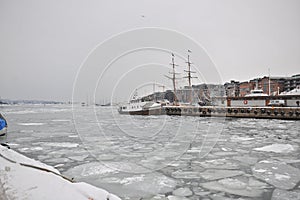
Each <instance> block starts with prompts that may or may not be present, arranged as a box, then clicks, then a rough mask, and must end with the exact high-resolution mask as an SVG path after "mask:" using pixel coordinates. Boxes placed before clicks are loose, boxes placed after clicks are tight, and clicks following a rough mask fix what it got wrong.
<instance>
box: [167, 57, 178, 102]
mask: <svg viewBox="0 0 300 200" xmlns="http://www.w3.org/2000/svg"><path fill="white" fill-rule="evenodd" d="M170 65H172V68H173V69H172V72H170V74H172V77H169V76H166V77H167V78H169V79H172V83H173V91H174V103H175V105H177V103H178V99H177V96H176V83H175V80H176V79H177V78H176V74H177V73H176V72H175V66H178V65H176V64H175V61H174V54H173V53H172V63H170Z"/></svg>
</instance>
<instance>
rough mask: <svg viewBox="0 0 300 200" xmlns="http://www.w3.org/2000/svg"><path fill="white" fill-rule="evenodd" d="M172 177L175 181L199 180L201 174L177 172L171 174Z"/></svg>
mask: <svg viewBox="0 0 300 200" xmlns="http://www.w3.org/2000/svg"><path fill="white" fill-rule="evenodd" d="M172 177H174V178H177V179H199V178H201V174H200V172H197V171H182V170H178V171H175V172H173V173H172Z"/></svg>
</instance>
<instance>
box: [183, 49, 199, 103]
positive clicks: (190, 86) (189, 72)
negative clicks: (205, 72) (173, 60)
mask: <svg viewBox="0 0 300 200" xmlns="http://www.w3.org/2000/svg"><path fill="white" fill-rule="evenodd" d="M189 53H192V51H191V50H188V61H187V62H186V63H187V64H188V65H187V66H188V70H184V71H185V72H187V76H185V77H183V78H187V79H188V83H189V89H190V92H189V102H190V104H192V83H191V79H192V78H197V77H195V76H192V75H191V74H192V73H196V72H194V71H191V64H193V63H191V62H190V54H189Z"/></svg>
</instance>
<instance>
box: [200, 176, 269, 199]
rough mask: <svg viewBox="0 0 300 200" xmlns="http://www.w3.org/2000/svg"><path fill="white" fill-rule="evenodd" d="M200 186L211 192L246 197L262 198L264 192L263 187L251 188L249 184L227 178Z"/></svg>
mask: <svg viewBox="0 0 300 200" xmlns="http://www.w3.org/2000/svg"><path fill="white" fill-rule="evenodd" d="M200 185H201V187H204V188H206V189H209V190H217V191H222V192H226V193H229V194H235V195H239V196H246V197H261V196H262V194H263V192H264V189H263V188H262V187H256V186H252V187H251V186H250V185H249V182H247V181H241V180H238V179H236V178H226V179H221V180H219V181H212V182H207V183H201V184H200Z"/></svg>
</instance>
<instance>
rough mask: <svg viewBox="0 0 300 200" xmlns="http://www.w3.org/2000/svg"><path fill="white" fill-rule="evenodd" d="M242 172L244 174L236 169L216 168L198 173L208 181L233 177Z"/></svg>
mask: <svg viewBox="0 0 300 200" xmlns="http://www.w3.org/2000/svg"><path fill="white" fill-rule="evenodd" d="M242 174H244V172H242V171H238V170H216V169H208V170H206V171H204V172H201V173H200V175H201V177H202V178H204V179H206V180H210V181H212V180H218V179H223V178H228V177H233V176H239V175H242Z"/></svg>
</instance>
